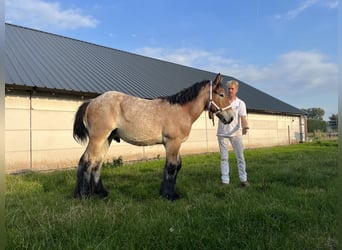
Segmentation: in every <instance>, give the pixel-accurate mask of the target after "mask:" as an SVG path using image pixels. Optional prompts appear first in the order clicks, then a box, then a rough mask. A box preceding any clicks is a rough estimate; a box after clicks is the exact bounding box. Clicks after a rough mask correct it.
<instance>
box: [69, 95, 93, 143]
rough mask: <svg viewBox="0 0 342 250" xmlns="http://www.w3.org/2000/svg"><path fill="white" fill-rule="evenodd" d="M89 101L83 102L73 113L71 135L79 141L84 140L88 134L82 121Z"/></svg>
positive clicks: (82, 141)
mask: <svg viewBox="0 0 342 250" xmlns="http://www.w3.org/2000/svg"><path fill="white" fill-rule="evenodd" d="M89 103H90V100H88V101H85V102H83V103H82V105H81V106H80V107H79V108H78V110H77V112H76V115H75V120H74V134H73V136H74V139H75V140H76V141H77V142H79V143H84V142H86V141H87V139H88V136H89V133H88V130H87V128H86V127H85V125H84V122H83V117H84V114H85V111H86V109H87V107H88V105H89Z"/></svg>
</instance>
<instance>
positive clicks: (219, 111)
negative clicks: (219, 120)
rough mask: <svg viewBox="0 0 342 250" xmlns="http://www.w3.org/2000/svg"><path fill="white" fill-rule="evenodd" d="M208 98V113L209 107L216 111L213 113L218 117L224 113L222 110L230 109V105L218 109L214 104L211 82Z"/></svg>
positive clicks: (211, 82) (211, 83)
mask: <svg viewBox="0 0 342 250" xmlns="http://www.w3.org/2000/svg"><path fill="white" fill-rule="evenodd" d="M209 98H210V101H209V104H208V111H210V107H211V105H214V106H215V108H216V109H217V111H216V112H215V115H218V114H220V113H222V111H224V110H226V109H229V108H231V107H232V106H231V105H228V106H227V107H224V108H220V107H219V106H218V105H217V104H216V103H215V102H214V100H213V81H210V92H209Z"/></svg>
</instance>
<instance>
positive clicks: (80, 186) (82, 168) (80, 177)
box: [74, 156, 91, 199]
mask: <svg viewBox="0 0 342 250" xmlns="http://www.w3.org/2000/svg"><path fill="white" fill-rule="evenodd" d="M89 165H90V164H89V162H87V161H85V160H84V157H83V156H82V157H81V159H80V162H79V164H78V169H77V182H76V187H75V191H74V197H75V198H80V199H82V198H87V197H89V196H90V193H91V186H90V174H89V172H88V168H89Z"/></svg>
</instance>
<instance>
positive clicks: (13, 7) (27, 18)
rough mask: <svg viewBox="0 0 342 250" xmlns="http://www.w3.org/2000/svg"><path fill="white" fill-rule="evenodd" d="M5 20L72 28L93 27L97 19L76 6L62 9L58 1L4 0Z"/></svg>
mask: <svg viewBox="0 0 342 250" xmlns="http://www.w3.org/2000/svg"><path fill="white" fill-rule="evenodd" d="M5 8H6V11H5V19H6V22H9V23H14V24H19V25H24V26H28V27H32V28H36V29H47V28H52V29H53V30H73V29H78V28H94V27H96V26H97V24H98V21H97V20H96V19H95V18H93V17H92V16H89V15H84V14H82V10H80V9H78V8H69V9H62V8H61V6H60V4H59V3H58V2H45V1H42V0H6V1H5Z"/></svg>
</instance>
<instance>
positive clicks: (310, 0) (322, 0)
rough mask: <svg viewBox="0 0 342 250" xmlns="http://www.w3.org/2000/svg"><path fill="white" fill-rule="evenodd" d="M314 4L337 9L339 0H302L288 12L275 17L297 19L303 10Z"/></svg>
mask: <svg viewBox="0 0 342 250" xmlns="http://www.w3.org/2000/svg"><path fill="white" fill-rule="evenodd" d="M313 6H318V7H323V8H328V9H336V8H337V7H338V0H306V1H303V2H301V3H300V4H299V5H298V6H296V7H295V8H294V9H292V10H289V11H287V12H286V13H283V14H276V15H274V18H275V19H278V20H291V19H295V18H296V17H297V16H299V15H300V14H301V13H302V12H304V11H305V10H307V9H309V8H311V7H313Z"/></svg>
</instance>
